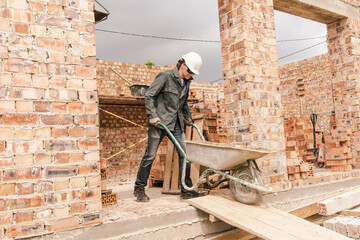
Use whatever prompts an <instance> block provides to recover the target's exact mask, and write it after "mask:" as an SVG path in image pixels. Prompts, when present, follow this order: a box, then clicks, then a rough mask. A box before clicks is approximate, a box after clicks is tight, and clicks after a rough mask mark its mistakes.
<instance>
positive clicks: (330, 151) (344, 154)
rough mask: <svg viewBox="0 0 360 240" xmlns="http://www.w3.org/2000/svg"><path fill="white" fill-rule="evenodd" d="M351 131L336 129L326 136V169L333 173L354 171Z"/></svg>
mask: <svg viewBox="0 0 360 240" xmlns="http://www.w3.org/2000/svg"><path fill="white" fill-rule="evenodd" d="M350 136H351V130H350V129H345V128H336V129H332V130H331V131H330V135H328V136H325V146H326V155H325V159H326V167H329V168H331V171H333V172H348V171H351V170H352V163H353V160H352V152H351V142H350Z"/></svg>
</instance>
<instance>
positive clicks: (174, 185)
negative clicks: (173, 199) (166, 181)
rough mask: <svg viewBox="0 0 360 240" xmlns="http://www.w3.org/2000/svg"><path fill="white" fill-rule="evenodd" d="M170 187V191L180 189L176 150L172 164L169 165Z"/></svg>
mask: <svg viewBox="0 0 360 240" xmlns="http://www.w3.org/2000/svg"><path fill="white" fill-rule="evenodd" d="M170 184H171V185H170V189H171V190H172V191H176V190H178V191H180V189H179V156H178V154H177V152H176V151H174V156H173V161H172V166H171V183H170Z"/></svg>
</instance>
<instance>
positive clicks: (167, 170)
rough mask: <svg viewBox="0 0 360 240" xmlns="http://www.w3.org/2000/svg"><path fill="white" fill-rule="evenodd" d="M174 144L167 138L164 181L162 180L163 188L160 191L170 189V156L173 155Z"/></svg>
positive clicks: (164, 191)
mask: <svg viewBox="0 0 360 240" xmlns="http://www.w3.org/2000/svg"><path fill="white" fill-rule="evenodd" d="M174 148H175V147H174V144H173V143H172V142H171V141H170V139H169V140H168V145H167V154H166V159H165V167H164V182H163V189H162V192H163V193H166V192H168V191H169V190H170V178H171V165H172V158H173V155H174Z"/></svg>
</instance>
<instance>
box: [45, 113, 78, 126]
mask: <svg viewBox="0 0 360 240" xmlns="http://www.w3.org/2000/svg"><path fill="white" fill-rule="evenodd" d="M41 122H42V123H43V124H45V125H69V124H72V122H73V118H72V116H71V115H60V114H56V115H42V116H41Z"/></svg>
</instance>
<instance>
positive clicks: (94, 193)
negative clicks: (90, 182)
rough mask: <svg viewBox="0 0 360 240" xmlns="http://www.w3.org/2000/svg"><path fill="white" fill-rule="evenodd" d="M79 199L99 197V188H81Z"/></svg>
mask: <svg viewBox="0 0 360 240" xmlns="http://www.w3.org/2000/svg"><path fill="white" fill-rule="evenodd" d="M80 195H81V197H80V200H81V201H84V200H95V199H99V198H101V188H100V187H98V188H95V189H91V190H81V191H80Z"/></svg>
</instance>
